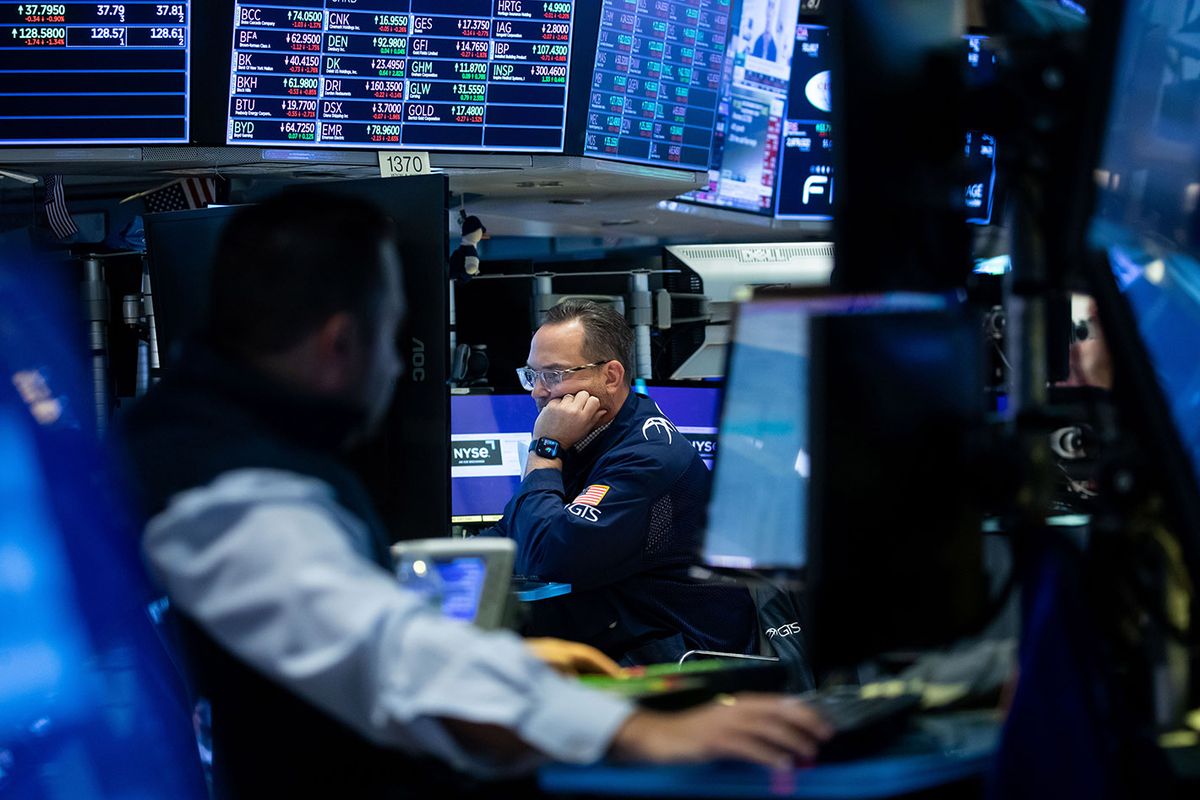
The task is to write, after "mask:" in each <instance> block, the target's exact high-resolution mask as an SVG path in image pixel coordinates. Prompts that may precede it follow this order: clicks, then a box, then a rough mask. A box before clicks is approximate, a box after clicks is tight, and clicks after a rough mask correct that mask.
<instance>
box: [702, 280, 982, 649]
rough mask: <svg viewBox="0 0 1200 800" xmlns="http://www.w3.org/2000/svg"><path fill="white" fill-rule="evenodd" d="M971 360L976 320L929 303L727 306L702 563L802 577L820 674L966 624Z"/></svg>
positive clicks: (978, 580) (972, 525)
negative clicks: (730, 326) (732, 317)
mask: <svg viewBox="0 0 1200 800" xmlns="http://www.w3.org/2000/svg"><path fill="white" fill-rule="evenodd" d="M982 368H983V350H982V345H981V343H980V342H979V326H978V324H977V321H975V320H974V319H972V318H971V317H970V315H968V314H966V313H964V312H962V311H961V310H960V309H958V308H957V307H955V306H954V305H953V304H951V303H950V302H949V301H948V300H946V299H945V298H943V297H941V296H938V295H904V294H896V295H879V296H830V297H816V298H813V297H808V298H801V297H782V298H773V299H763V300H756V301H754V302H752V303H749V304H746V305H745V306H743V307H742V308H741V310H740V311H739V313H738V317H737V321H736V328H735V332H734V341H733V348H732V351H731V353H730V357H729V367H728V375H727V380H726V389H725V403H724V408H723V411H722V415H721V424H720V432H719V434H718V437H719V447H720V453H721V458H720V460H719V461H718V463H717V465H716V469H715V474H714V483H713V493H712V499H711V502H710V505H709V519H708V530H707V534H706V539H705V547H704V559H705V561H706V562H707V563H708V564H710V565H712V566H716V567H725V568H741V569H771V570H774V569H783V570H791V571H795V570H803V571H804V574H805V578H806V584H807V587H808V599H807V605H808V606H809V608H810V610H811V618H810V619H809V624H808V630H809V635H810V636H811V637H812V642H813V646H814V657H815V658H816V659H817V661H818V662H819V663H820V664H821V665H822V666H830V665H835V664H837V665H842V664H849V663H853V662H854V661H855V660H856V659H861V658H865V657H868V656H870V655H874V654H878V653H880V652H883V651H884V650H887V649H893V648H896V647H901V646H917V645H921V644H929V643H933V642H936V641H940V640H943V639H945V638H948V637H949V636H951V635H953V634H954V633H956V632H961V631H962V630H964V629H965V628H966V627H968V626H969V624H970V623H973V622H977V621H978V618H977V615H978V614H979V612H980V609H981V606H982V605H983V601H984V594H985V593H984V590H983V587H984V585H985V582H984V581H983V578H982V562H981V558H980V557H979V547H980V544H979V541H980V540H979V535H980V534H979V524H978V523H979V520H978V519H977V518H975V515H974V514H972V512H971V511H970V508H969V505H968V503H969V501H968V500H967V499H966V498H968V497H969V496H970V492H969V491H968V487H967V485H966V484H967V482H968V481H969V477H968V476H969V474H970V470H969V469H967V465H968V459H967V456H966V452H965V442H966V441H967V436H966V432H967V430H968V429H969V428H970V427H971V426H973V425H976V424H978V421H979V420H980V419H981V418H982V413H983V410H984V395H983V378H982ZM949 600H953V601H954V603H955V604H956V606H955V608H954V609H952V610H951V609H945V608H942V607H941V604H942V603H946V602H948V601H949ZM909 615H911V616H909Z"/></svg>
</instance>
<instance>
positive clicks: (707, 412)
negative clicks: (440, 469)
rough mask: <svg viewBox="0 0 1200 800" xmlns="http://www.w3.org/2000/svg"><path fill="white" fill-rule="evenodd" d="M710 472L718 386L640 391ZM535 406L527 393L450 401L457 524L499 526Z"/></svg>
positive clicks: (524, 451) (519, 467)
mask: <svg viewBox="0 0 1200 800" xmlns="http://www.w3.org/2000/svg"><path fill="white" fill-rule="evenodd" d="M637 391H639V392H640V393H643V394H646V395H648V396H649V397H650V398H651V399H652V400H654V402H656V403H658V406H659V408H660V409H662V412H663V415H664V416H666V418H667V419H669V420H671V422H672V423H673V424H674V425H675V427H676V428H677V429H678V431H679V432H680V433H682V434H683V435H684V436H686V437H687V438H688V439H689V440H690V441H691V443H692V446H693V447H695V448H696V452H697V453H699V454H700V458H701V459H702V460H703V461H704V463H705V465H706V466H708V467H709V468H711V467H712V466H713V460H714V458H715V457H716V431H717V414H718V412H719V409H720V405H721V388H720V387H719V386H717V385H687V386H683V385H662V386H639V387H638V388H637ZM536 420H537V406H536V405H535V404H534V402H533V400H532V399H531V398H530V396H529V394H528V393H521V394H471V395H452V396H451V397H450V513H451V521H452V522H454V523H456V524H470V523H487V522H495V521H497V520H499V519H500V517H501V516H502V515H503V513H504V506H505V505H507V503H508V501H509V498H511V497H512V496H513V495H514V494H515V493H516V491H517V488H518V487H519V486H520V485H521V478H522V476H523V473H524V467H525V457H526V454H527V453H528V452H529V442H530V441H531V440H532V435H531V432H532V431H533V424H534V422H535V421H536Z"/></svg>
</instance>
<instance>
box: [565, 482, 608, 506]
mask: <svg viewBox="0 0 1200 800" xmlns="http://www.w3.org/2000/svg"><path fill="white" fill-rule="evenodd" d="M609 488H610V487H608V486H601V485H600V484H598V483H593V484H592V485H591V486H589V487H587V488H586V489H584V490H583V493H582V494H581V495H579V497H576V498H575V503H583V504H584V505H585V506H598V505H600V501H601V500H603V499H604V495H606V494H608V490H609ZM572 505H574V503H572Z"/></svg>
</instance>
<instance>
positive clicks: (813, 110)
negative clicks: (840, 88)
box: [775, 25, 834, 220]
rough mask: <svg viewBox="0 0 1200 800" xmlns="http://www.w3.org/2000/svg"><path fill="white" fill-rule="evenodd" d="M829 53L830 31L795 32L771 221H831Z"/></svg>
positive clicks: (800, 28) (816, 27)
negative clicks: (772, 219) (776, 219)
mask: <svg viewBox="0 0 1200 800" xmlns="http://www.w3.org/2000/svg"><path fill="white" fill-rule="evenodd" d="M828 48H829V29H828V28H826V27H823V26H819V25H807V26H806V25H798V26H797V27H796V48H795V51H794V53H795V54H794V55H793V57H792V75H791V83H790V84H789V86H788V103H787V116H786V118H785V119H784V121H783V131H782V143H783V146H782V147H781V148H780V156H779V161H780V165H779V185H778V190H777V191H776V193H775V216H776V217H778V218H779V219H812V220H828V219H832V218H833V217H832V215H833V144H834V142H833V123H832V113H831V112H832V110H833V106H832V103H831V98H830V88H829V53H828Z"/></svg>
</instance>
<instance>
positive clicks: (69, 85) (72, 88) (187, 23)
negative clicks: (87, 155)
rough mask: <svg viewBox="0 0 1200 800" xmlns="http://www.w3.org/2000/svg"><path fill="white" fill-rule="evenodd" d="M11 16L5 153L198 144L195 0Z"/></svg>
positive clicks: (2, 136) (18, 9) (3, 40)
mask: <svg viewBox="0 0 1200 800" xmlns="http://www.w3.org/2000/svg"><path fill="white" fill-rule="evenodd" d="M6 8H7V9H8V12H7V13H8V16H7V17H6V18H5V25H4V27H3V28H2V29H0V145H51V144H54V145H64V144H79V145H98V144H155V143H159V144H168V143H183V142H187V141H188V135H189V131H188V105H189V89H190V87H189V82H190V73H191V63H190V61H191V40H192V4H191V2H190V0H174V1H173V2H171V3H160V4H156V3H128V4H123V3H116V4H104V5H96V4H92V5H84V4H61V5H55V4H51V5H45V4H23V5H15V4H14V5H11V6H6Z"/></svg>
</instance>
